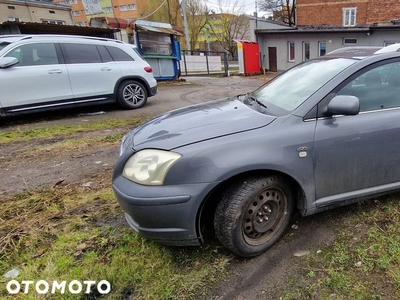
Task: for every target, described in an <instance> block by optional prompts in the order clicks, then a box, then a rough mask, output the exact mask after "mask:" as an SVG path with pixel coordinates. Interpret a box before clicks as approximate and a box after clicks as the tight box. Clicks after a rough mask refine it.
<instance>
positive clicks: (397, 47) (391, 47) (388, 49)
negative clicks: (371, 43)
mask: <svg viewBox="0 0 400 300" xmlns="http://www.w3.org/2000/svg"><path fill="white" fill-rule="evenodd" d="M390 52H400V43H396V44H392V45H389V46H386V47H383V48H382V49H380V50H378V51H376V52H375V54H382V53H390Z"/></svg>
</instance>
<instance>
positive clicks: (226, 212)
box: [214, 176, 293, 257]
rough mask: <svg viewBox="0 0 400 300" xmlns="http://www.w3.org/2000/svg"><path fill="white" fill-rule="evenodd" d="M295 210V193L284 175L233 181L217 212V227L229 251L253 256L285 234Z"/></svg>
mask: <svg viewBox="0 0 400 300" xmlns="http://www.w3.org/2000/svg"><path fill="white" fill-rule="evenodd" d="M292 212H293V196H292V192H291V190H290V188H289V186H288V184H287V183H286V182H285V181H284V180H283V178H282V177H280V176H269V177H249V178H246V179H244V180H242V181H240V182H236V183H235V184H233V185H232V186H231V187H230V188H229V189H228V191H227V193H226V194H225V195H224V196H223V198H222V200H221V202H220V203H219V204H218V206H217V209H216V211H215V218H214V229H215V233H216V235H217V238H218V240H219V241H220V242H221V243H222V244H223V245H224V246H225V247H226V248H228V249H229V250H230V251H232V252H233V253H235V254H237V255H239V256H243V257H252V256H256V255H259V254H261V253H263V252H265V251H266V250H267V249H268V248H270V247H271V246H272V245H273V244H274V243H275V242H276V241H277V240H278V239H279V238H280V237H281V236H282V235H283V233H284V231H285V229H286V227H287V226H288V224H289V221H290V218H291V216H292Z"/></svg>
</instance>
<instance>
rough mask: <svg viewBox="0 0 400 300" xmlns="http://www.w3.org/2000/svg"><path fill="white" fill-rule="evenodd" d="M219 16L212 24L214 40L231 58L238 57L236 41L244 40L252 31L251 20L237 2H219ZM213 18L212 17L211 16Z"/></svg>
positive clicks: (222, 0)
mask: <svg viewBox="0 0 400 300" xmlns="http://www.w3.org/2000/svg"><path fill="white" fill-rule="evenodd" d="M218 5H219V11H220V13H219V14H216V17H215V18H213V19H214V20H215V21H213V22H210V23H209V25H210V29H211V35H212V36H213V40H216V42H217V43H218V44H219V45H220V46H221V47H222V48H223V49H224V50H226V51H228V52H229V54H230V56H231V57H235V56H236V51H237V44H236V42H235V39H239V40H241V39H243V38H244V37H246V36H247V34H248V33H249V30H250V18H249V16H246V15H245V14H244V9H243V6H241V5H240V4H239V2H238V1H237V0H235V1H234V2H232V1H230V0H218ZM210 16H211V15H210Z"/></svg>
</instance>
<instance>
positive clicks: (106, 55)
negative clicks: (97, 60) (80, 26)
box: [97, 46, 113, 62]
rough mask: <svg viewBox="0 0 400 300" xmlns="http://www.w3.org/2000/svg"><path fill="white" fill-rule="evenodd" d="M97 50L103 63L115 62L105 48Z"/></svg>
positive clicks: (98, 47) (101, 47) (99, 47)
mask: <svg viewBox="0 0 400 300" xmlns="http://www.w3.org/2000/svg"><path fill="white" fill-rule="evenodd" d="M97 49H98V50H99V52H100V56H101V59H102V61H103V62H109V61H113V59H112V57H111V55H110V53H109V52H108V51H107V49H106V47H105V46H97Z"/></svg>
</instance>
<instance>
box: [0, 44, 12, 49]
mask: <svg viewBox="0 0 400 300" xmlns="http://www.w3.org/2000/svg"><path fill="white" fill-rule="evenodd" d="M9 44H10V43H6V42H2V43H0V50H1V49H3V48H5V47H6V46H7V45H9Z"/></svg>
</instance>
